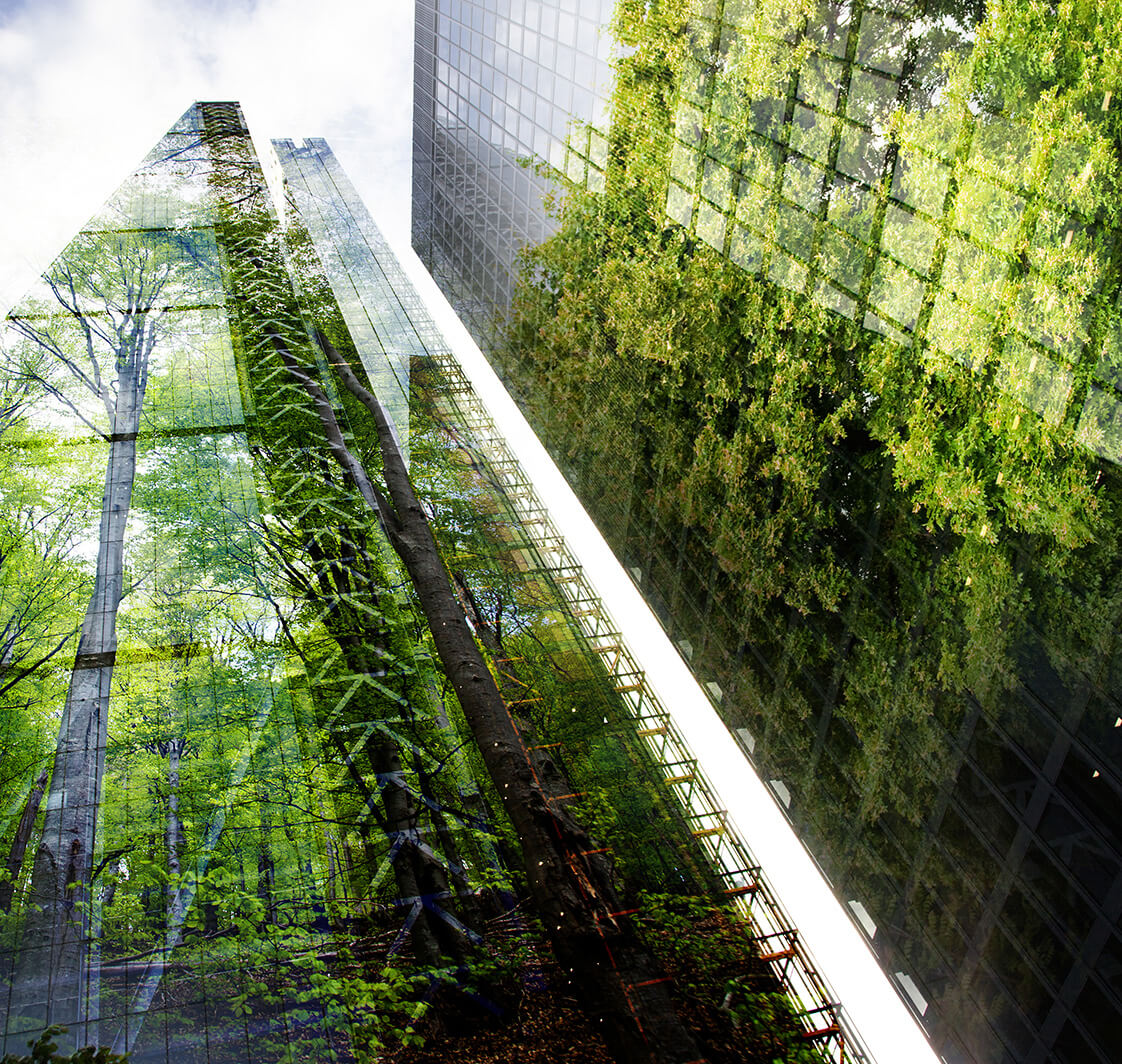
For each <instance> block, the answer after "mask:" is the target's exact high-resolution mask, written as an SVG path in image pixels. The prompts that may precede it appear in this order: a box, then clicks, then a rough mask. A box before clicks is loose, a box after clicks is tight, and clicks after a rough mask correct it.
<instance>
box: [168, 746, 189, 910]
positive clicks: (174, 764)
mask: <svg viewBox="0 0 1122 1064" xmlns="http://www.w3.org/2000/svg"><path fill="white" fill-rule="evenodd" d="M186 746H187V740H186V739H182V738H180V739H172V740H170V741H169V742H168V744H167V750H168V816H167V827H166V829H165V831H164V840H165V844H166V847H167V855H168V884H167V914H168V915H167V923H168V926H169V927H170V926H171V921H172V918H173V914H174V907H175V898H176V895H177V894H178V892H179V888H180V885H181V884H180V879H179V876H180V872H181V871H182V868H181V866H180V859H179V853H180V849H181V848H182V845H183V823H182V821H180V819H179V762H180V759H181V758H182V757H183V750H184V748H185V747H186Z"/></svg>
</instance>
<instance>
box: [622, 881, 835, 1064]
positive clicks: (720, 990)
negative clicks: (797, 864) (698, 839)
mask: <svg viewBox="0 0 1122 1064" xmlns="http://www.w3.org/2000/svg"><path fill="white" fill-rule="evenodd" d="M639 906H640V912H641V916H640V922H641V924H642V926H643V929H644V934H645V936H646V937H647V940H648V941H649V942H650V943H651V946H652V948H653V949H654V951H655V953H656V955H657V956H658V957H659V958H660V960H661V961H662V963H663V964H664V965H665V966H666V968H667V971H668V972H669V974H670V975H671V977H672V978H673V980H674V982H673V985H674V988H675V992H676V993H677V994H678V995H679V997H680V998H681V1001H682V1005H681V1007H682V1008H684V1009H685V1010H686V1011H687V1012H688V1013H690V1014H694V1015H697V1016H700V1017H703V1021H702V1022H705V1023H706V1024H710V1025H715V1026H727V1027H728V1028H729V1030H728V1031H727V1033H726V1034H725V1036H724V1038H723V1039H722V1038H719V1037H716V1036H715V1032H714V1033H713V1036H712V1041H713V1043H714V1045H715V1046H716V1045H722V1046H723V1047H725V1049H726V1050H727V1052H728V1053H729V1056H728V1057H727V1058H723V1059H729V1060H733V1059H735V1060H737V1061H746V1062H751V1064H757V1062H759V1064H775V1062H776V1061H780V1062H784V1064H821V1061H822V1060H823V1056H822V1054H821V1053H820V1052H819V1051H818V1049H816V1048H815V1046H814V1045H813V1044H812V1043H809V1042H807V1041H806V1040H805V1039H804V1038H803V1037H802V1032H803V1027H802V1024H801V1023H800V1021H799V1019H798V1018H797V1017H796V1015H795V1013H794V1010H793V1007H792V1002H791V998H790V997H789V996H788V995H787V993H786V992H785V991H784V990H783V988H782V987H781V986H780V985H779V984H778V983H777V981H776V980H775V979H774V977H773V976H772V975H771V973H770V971H769V970H768V968H767V966H766V964H764V963H763V962H760V961H758V960H757V959H756V958H757V956H758V950H757V949H756V946H755V943H754V942H753V940H752V935H751V931H750V929H749V927H748V925H747V923H746V922H745V921H744V920H743V919H742V918H740V917H739V916H738V915H736V914H735V913H733V912H731V911H730V910H728V909H725V908H721V907H718V906H715V905H713V903H712V902H710V901H708V900H707V899H704V898H698V897H691V896H688V895H675V894H660V893H652V892H646V891H645V892H643V893H642V894H641V895H640V897H639Z"/></svg>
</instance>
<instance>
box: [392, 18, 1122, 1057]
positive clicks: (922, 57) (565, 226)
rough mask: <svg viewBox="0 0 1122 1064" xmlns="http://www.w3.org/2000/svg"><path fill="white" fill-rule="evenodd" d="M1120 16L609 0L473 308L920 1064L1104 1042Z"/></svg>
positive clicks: (1107, 1020) (1119, 868)
mask: <svg viewBox="0 0 1122 1064" xmlns="http://www.w3.org/2000/svg"><path fill="white" fill-rule="evenodd" d="M492 6H493V5H489V4H485V3H479V4H453V5H451V7H448V6H447V5H441V4H438V5H437V10H438V12H440V13H443V18H442V17H441V14H439V13H438V15H437V18H436V27H435V39H436V40H437V41H438V42H440V41H441V40H443V39H444V38H448V37H450V36H454V35H455V33H456V32H457V29H456V27H457V24H458V23H459V24H466V23H468V22H470V21H471V18H472V17H474V16H469V15H466V14H464V10H465V9H466V8H472V9H475V8H479V9H480V10H481V11H486V10H488V9H490V7H492ZM509 6H510V7H511V8H512V9H514V8H517V9H518V11H522V10H523V8H525V10H526V11H527V12H529V11H530V9H531V8H534V9H535V10H536V9H537V8H539V7H544V6H547V5H538V4H533V3H529V2H527V3H526V4H524V5H523V4H511V5H509ZM561 6H565V5H561ZM527 17H528V16H527ZM1120 21H1122V11H1120V10H1119V8H1118V6H1117V5H1116V4H1098V5H1078V4H1074V5H1069V4H1061V5H1053V6H1052V7H1049V6H1048V5H1039V4H1035V3H1027V2H1026V3H1020V2H1011V3H1001V4H997V3H995V4H990V5H985V4H981V3H971V2H968V0H967V2H955V0H950V2H939V0H930V2H926V3H925V2H914V3H898V4H895V3H864V2H860V0H858V2H854V3H819V2H816V0H808V2H806V3H795V4H780V3H773V2H770V0H759V2H750V0H696V2H694V3H692V4H689V5H683V4H672V3H664V2H659V0H653V2H650V3H637V2H630V0H621V2H620V3H619V4H617V5H616V7H615V12H614V15H613V17H612V22H611V32H612V34H613V35H614V38H615V40H616V42H617V44H616V59H615V61H614V75H615V82H614V86H613V89H612V93H611V115H610V128H608V129H607V131H606V141H605V144H604V147H603V150H602V152H600V153H599V154H598V155H597V157H596V159H593V158H592V155H593V153H592V152H591V151H589V152H587V153H585V152H583V151H582V149H581V146H582V145H583V144H584V140H583V138H584V137H585V133H586V131H587V123H588V121H589V116H588V114H587V113H574V115H573V118H574V120H575V121H576V122H577V123H578V125H577V126H576V133H575V135H574V136H572V137H570V139H569V141H568V142H567V144H566V142H565V140H564V134H563V133H562V134H561V135H560V137H559V139H558V140H555V141H554V142H553V143H552V144H551V145H550V147H549V150H548V151H546V152H544V153H540V154H541V158H540V159H539V162H541V163H542V164H544V163H546V162H550V161H551V162H553V163H554V167H553V169H552V170H550V169H548V168H547V167H545V166H544V165H543V166H542V167H541V168H539V174H541V175H542V176H541V177H539V180H544V179H545V177H546V176H548V177H550V178H551V180H552V185H551V188H552V189H553V190H554V191H553V193H552V195H554V196H556V198H557V203H558V205H557V206H555V207H554V208H553V212H552V215H551V216H550V217H549V220H548V221H547V222H544V223H541V224H543V225H547V226H549V227H551V229H552V232H553V235H552V236H551V237H550V238H549V239H547V240H545V241H540V240H539V238H538V237H537V236H536V235H535V229H534V228H533V227H524V228H523V229H522V230H520V231H518V232H516V234H515V237H514V242H515V243H521V244H522V245H524V246H526V247H527V250H526V251H525V252H524V254H523V258H522V264H523V273H522V281H521V284H520V287H519V288H518V290H517V292H516V293H515V294H514V296H513V298H512V297H511V296H510V294H509V293H507V294H504V295H503V297H502V298H501V299H495V300H494V302H493V304H492V306H491V307H490V308H489V311H490V314H491V318H490V320H489V321H488V322H487V323H486V324H484V325H480V324H478V319H482V318H484V317H485V316H486V315H485V313H484V311H483V310H480V309H478V308H477V309H476V310H475V317H474V318H472V319H471V320H472V323H473V326H474V328H475V332H476V335H477V338H478V339H479V340H480V342H481V343H482V344H483V345H484V346H485V349H486V350H487V351H488V354H489V355H490V356H491V357H492V360H493V362H494V363H495V365H496V367H497V368H498V369H499V370H500V372H501V373H502V375H503V376H504V378H505V380H506V381H507V383H508V386H509V387H510V388H511V390H512V392H514V394H515V395H516V397H517V398H518V400H519V403H520V405H521V406H522V408H523V410H524V411H525V412H526V414H527V417H528V418H529V420H530V421H531V424H532V425H533V426H534V427H535V429H536V430H537V431H538V433H539V435H540V436H541V437H542V439H543V442H545V443H546V445H547V447H548V448H549V449H550V451H551V452H552V453H553V455H554V456H555V457H556V458H557V460H558V462H559V464H560V465H561V466H562V468H563V469H564V471H565V473H566V475H567V477H568V478H569V480H570V482H571V483H572V485H573V486H574V488H575V490H576V491H577V493H578V495H580V497H581V498H582V500H583V501H584V503H585V505H586V506H587V507H588V508H589V511H590V512H591V513H592V515H593V517H594V518H595V520H596V521H597V523H598V525H599V527H600V528H601V530H602V531H603V532H604V534H605V536H606V538H607V539H608V540H609V542H610V543H611V545H612V546H613V548H614V549H615V551H616V553H617V555H618V556H619V557H620V559H621V560H622V561H623V562H624V563H625V564H626V565H627V566H628V567H629V568H630V569H631V572H632V574H633V576H634V577H635V579H636V581H637V582H638V584H639V586H640V588H641V589H642V590H643V592H644V593H645V595H646V596H647V599H648V601H649V602H650V603H651V605H652V606H653V607H654V609H655V610H656V612H657V613H658V614H659V616H660V618H661V619H662V621H663V623H664V625H665V626H666V628H667V629H668V631H669V633H670V634H671V636H672V638H673V639H674V640H675V641H676V642H677V644H678V646H679V648H680V649H681V651H682V654H683V656H684V657H685V658H686V659H687V660H688V661H689V662H690V664H691V666H692V668H693V669H694V671H695V672H696V674H697V676H698V678H699V679H700V680H701V681H703V683H704V685H705V686H706V687H707V689H708V690H709V692H710V694H711V695H712V696H713V698H714V701H715V703H716V704H717V708H718V710H719V712H720V713H721V714H722V716H723V717H724V719H725V721H726V723H727V724H728V726H729V730H730V741H736V742H739V743H740V745H741V746H742V748H743V749H744V751H745V752H746V753H747V754H748V755H749V756H750V757H751V758H752V759H753V761H754V763H755V765H756V767H757V768H758V769H759V771H760V774H761V775H762V776H763V778H764V779H766V780H767V781H768V782H769V784H770V786H771V787H772V790H773V792H774V794H775V796H776V799H777V800H778V801H779V802H780V803H781V804H782V805H783V806H784V808H785V809H786V810H787V813H788V815H789V817H790V819H791V821H792V823H793V825H794V826H795V828H796V830H797V831H798V833H799V835H800V836H801V837H802V838H803V839H804V840H805V842H806V843H807V845H808V846H809V848H810V849H811V852H812V853H813V854H814V855H815V857H816V858H817V860H818V861H819V863H820V865H821V867H822V868H823V870H824V871H825V872H826V874H827V876H828V877H829V879H830V881H831V883H832V884H833V885H834V887H835V889H836V891H837V893H838V894H839V897H840V899H841V900H842V901H843V902H844V903H845V904H846V905H847V906H848V908H849V910H850V911H851V912H852V914H853V916H854V919H855V921H856V922H857V924H858V926H859V927H860V928H861V929H862V931H863V932H864V934H865V935H866V936H867V937H868V938H869V940H870V942H871V945H872V947H873V948H874V950H875V951H876V952H877V954H878V956H879V957H880V959H881V961H882V963H883V965H884V966H885V969H886V971H887V972H888V973H889V974H890V975H891V976H892V977H893V978H894V979H895V980H896V982H897V984H898V986H899V988H900V991H901V994H902V995H903V996H904V998H905V1000H906V1001H907V1002H908V1003H909V1004H910V1005H911V1006H912V1007H913V1009H914V1010H915V1012H916V1014H917V1015H918V1016H919V1017H921V1019H922V1022H923V1023H924V1025H925V1027H926V1029H927V1031H928V1033H929V1034H930V1036H931V1038H932V1041H933V1044H934V1046H935V1048H936V1049H937V1050H938V1051H939V1052H940V1053H941V1054H942V1055H943V1056H944V1057H945V1059H947V1060H948V1061H954V1062H958V1061H986V1062H990V1061H994V1062H997V1061H1001V1062H1005V1061H1008V1062H1018V1064H1021V1062H1026V1061H1033V1062H1044V1061H1051V1060H1059V1061H1072V1062H1074V1061H1079V1062H1083V1061H1090V1060H1096V1061H1104V1062H1105V1061H1110V1060H1116V1059H1118V1057H1119V1054H1120V1052H1122V1036H1120V1034H1119V1030H1120V1027H1119V1019H1120V1017H1122V938H1120V936H1119V933H1118V924H1119V917H1120V915H1122V909H1120V905H1122V838H1120V836H1119V832H1118V818H1117V815H1116V809H1117V805H1118V801H1119V796H1120V791H1122V775H1120V773H1119V770H1118V767H1117V762H1118V754H1119V752H1120V749H1122V747H1120V742H1122V706H1120V705H1119V691H1118V672H1117V670H1118V647H1117V630H1118V625H1119V613H1120V602H1122V598H1120V595H1122V585H1120V583H1119V569H1118V556H1119V555H1118V549H1119V534H1120V526H1119V519H1118V508H1119V498H1120V496H1119V491H1120V489H1122V481H1120V479H1119V477H1120V470H1119V463H1120V462H1122V428H1120V426H1122V406H1120V404H1122V396H1120V394H1119V381H1120V379H1119V376H1118V360H1119V357H1120V348H1119V344H1120V343H1122V324H1120V323H1122V315H1120V310H1122V303H1120V296H1119V281H1120V277H1119V257H1118V207H1119V198H1118V195H1119V193H1118V172H1119V171H1118V153H1119V145H1120V139H1122V126H1120V125H1119V122H1120V119H1119V114H1120V112H1119V105H1120V103H1122V101H1120V99H1119V98H1117V89H1118V86H1117V84H1116V81H1117V73H1116V72H1117V67H1116V65H1114V64H1115V63H1116V59H1115V58H1112V57H1116V55H1117V47H1116V44H1115V43H1114V42H1115V40H1116V36H1117V27H1118V25H1119V24H1120ZM605 32H606V28H605ZM504 44H505V46H506V47H507V48H509V49H516V48H517V44H516V43H511V42H509V41H505V42H504ZM418 47H419V49H420V47H421V37H420V35H418ZM455 61H456V60H455V56H454V55H453V54H452V53H451V52H450V51H448V50H447V49H445V51H441V49H440V47H439V46H438V47H437V48H436V57H435V59H434V61H433V66H434V68H435V69H436V71H437V78H438V80H443V81H444V82H445V83H447V84H454V83H456V84H458V83H459V82H458V81H457V75H456V74H455V73H453V72H449V71H447V70H445V69H444V67H446V66H448V65H450V64H452V63H454V62H455ZM505 62H506V64H507V65H508V66H511V65H512V61H511V60H509V59H508V60H505ZM421 65H422V64H421V63H420V60H419V61H418V69H419V70H420V69H421ZM459 72H460V74H461V75H462V72H463V65H462V62H461V65H460V71H459ZM523 89H524V91H525V92H526V94H527V97H524V98H529V99H530V101H531V103H530V106H531V107H532V108H535V109H536V107H537V103H536V102H535V92H537V91H539V90H538V89H537V88H536V86H535V84H533V83H526V84H524V86H523ZM508 95H509V94H508ZM455 103H456V101H455V100H453V101H452V103H449V104H445V103H444V102H443V100H442V99H439V98H437V99H434V101H433V103H432V105H431V107H430V108H429V110H428V111H427V112H426V113H425V114H419V115H418V123H419V126H420V125H421V124H424V123H428V124H429V125H431V126H432V127H434V128H435V129H436V130H437V131H438V132H437V135H438V136H446V135H448V131H449V130H452V129H454V128H455V127H456V120H455V113H456V109H455V107H454V106H453V104H455ZM484 109H486V108H484ZM508 128H509V123H508ZM422 136H423V133H422V132H420V130H419V132H418V141H420V139H421V138H422ZM593 139H594V138H593V136H592V135H590V136H589V139H588V143H589V144H590V145H591V143H592V140H593ZM492 142H496V139H495V137H494V136H492ZM418 158H419V156H418ZM594 163H596V165H593V164H594ZM463 172H464V174H470V172H471V171H470V167H467V166H465V167H464V169H463ZM419 180H420V181H421V182H422V183H423V182H430V183H432V184H435V185H437V186H439V187H440V188H442V189H444V191H445V192H446V193H448V194H450V191H449V190H450V186H449V182H448V178H447V175H446V174H445V172H444V170H442V168H441V167H440V166H433V167H431V168H430V169H429V170H428V171H426V172H425V173H423V174H422V175H421V176H420V178H419ZM476 187H477V188H482V187H483V186H482V185H481V184H480V185H478V186H476ZM434 195H436V193H433V192H432V191H431V190H429V189H428V188H427V187H421V188H418V191H417V193H416V196H415V202H416V204H417V206H418V209H419V210H423V209H424V207H425V205H426V203H428V202H429V199H427V198H426V197H429V198H431V197H433V196H434ZM473 195H474V193H473V192H465V193H464V194H463V195H462V196H461V197H460V199H461V200H463V201H468V202H474V200H473V199H472V196H473ZM547 209H548V204H547V205H546V206H545V207H542V208H541V212H542V214H543V216H544V215H545V214H546V211H547ZM414 225H415V229H414V233H415V243H416V245H417V247H418V249H419V250H420V251H421V252H422V255H423V256H426V253H427V257H426V261H430V260H431V261H432V262H439V261H441V260H442V258H447V257H449V256H453V257H454V256H455V255H456V254H457V249H458V248H460V247H465V246H467V242H468V241H470V240H480V239H484V236H483V230H481V229H479V228H478V227H476V228H474V229H471V227H472V226H473V225H474V223H473V221H472V219H471V218H470V217H469V216H468V215H467V214H465V213H463V212H461V213H460V214H458V215H454V216H452V217H451V218H449V219H446V220H445V219H442V218H441V217H440V216H439V215H438V214H436V213H435V212H434V213H429V214H424V215H422V217H420V218H417V219H415V223H414ZM426 226H428V227H429V228H428V229H426ZM469 229H471V236H470V237H468V236H464V235H463V233H464V232H465V231H466V230H469ZM422 233H424V234H430V233H435V234H437V235H436V236H435V237H431V240H432V242H433V244H434V245H435V244H440V246H439V247H436V246H433V247H431V248H430V247H429V245H426V244H425V243H424V242H423V241H422V240H421V239H419V234H422ZM437 278H438V280H441V281H442V283H443V279H442V278H441V276H440V274H439V271H437ZM446 288H447V290H448V292H449V296H450V298H452V299H453V300H455V299H456V297H457V295H458V291H457V289H456V288H455V286H453V285H447V286H446ZM508 308H509V309H508Z"/></svg>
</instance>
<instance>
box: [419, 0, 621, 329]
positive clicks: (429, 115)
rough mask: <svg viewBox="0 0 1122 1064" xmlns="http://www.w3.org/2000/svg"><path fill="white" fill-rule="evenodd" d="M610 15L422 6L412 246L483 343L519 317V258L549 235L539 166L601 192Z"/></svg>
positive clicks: (495, 1)
mask: <svg viewBox="0 0 1122 1064" xmlns="http://www.w3.org/2000/svg"><path fill="white" fill-rule="evenodd" d="M612 7H613V4H612V3H611V2H610V0H560V2H549V0H420V2H419V3H418V4H417V22H416V73H415V82H414V142H413V153H414V154H413V175H414V179H413V185H414V190H415V192H414V201H413V245H414V247H415V248H416V250H417V253H418V254H419V255H420V257H421V259H422V261H423V262H424V263H425V264H426V265H427V266H428V267H429V269H430V271H431V272H432V274H433V276H434V277H435V278H436V279H437V282H438V283H439V284H440V285H441V287H442V288H443V289H444V291H445V293H446V294H448V296H449V299H450V302H451V303H452V305H453V306H454V307H455V309H456V311H457V312H458V313H459V314H460V316H461V318H463V320H464V322H465V323H466V324H467V326H468V328H469V329H471V330H472V332H473V335H475V337H476V338H477V339H478V340H481V341H484V340H486V339H493V337H494V328H495V322H496V321H497V320H501V319H502V318H503V317H504V316H505V314H506V312H507V311H508V309H509V306H510V297H511V293H512V291H513V278H514V276H515V272H516V260H517V254H518V251H519V250H520V249H521V248H522V247H524V246H526V245H527V244H536V243H539V242H540V241H542V240H544V239H545V237H546V236H547V235H548V233H549V232H550V231H551V229H552V225H553V223H552V221H551V220H550V218H549V217H548V216H547V214H546V211H545V208H544V207H543V202H542V201H543V198H544V197H546V196H547V195H548V194H549V192H550V191H551V189H552V188H553V186H552V184H551V182H550V181H548V180H547V179H546V178H544V177H542V176H541V175H540V174H539V173H538V172H537V170H536V169H535V165H533V164H536V163H539V162H549V163H551V164H553V165H554V166H555V167H557V168H558V169H559V170H561V171H563V172H566V173H568V174H569V176H570V177H573V178H575V179H579V180H582V181H586V180H587V181H590V182H591V183H592V184H593V185H594V186H595V185H596V184H597V177H596V174H597V166H598V165H599V166H600V168H601V170H602V167H603V163H604V161H605V159H606V150H607V142H606V139H605V138H604V136H603V134H602V133H600V132H598V128H601V127H602V126H603V124H604V120H603V115H602V110H603V101H604V98H605V91H606V88H607V84H608V80H609V73H608V64H607V59H608V54H609V47H610V39H609V37H608V36H607V34H606V32H605V29H604V27H605V26H606V24H607V22H608V20H609V18H610V16H611V12H612ZM575 122H578V123H583V124H582V125H579V126H578V127H577V129H576V130H575V131H574V135H573V138H572V144H571V145H570V144H569V135H570V129H571V127H572V126H573V124H574V123H575ZM570 148H571V150H570ZM527 164H529V165H527Z"/></svg>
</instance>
